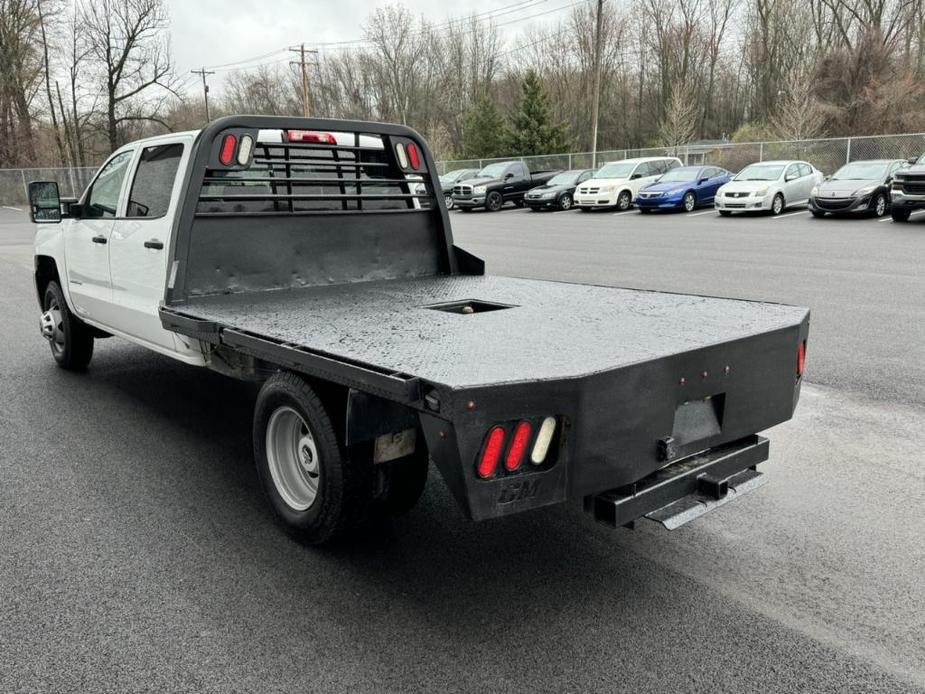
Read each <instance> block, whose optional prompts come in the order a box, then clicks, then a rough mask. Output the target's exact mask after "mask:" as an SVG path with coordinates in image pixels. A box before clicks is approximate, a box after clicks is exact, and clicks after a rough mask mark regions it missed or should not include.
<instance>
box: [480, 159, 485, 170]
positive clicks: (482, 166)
mask: <svg viewBox="0 0 925 694" xmlns="http://www.w3.org/2000/svg"><path fill="white" fill-rule="evenodd" d="M479 168H480V169H484V168H485V166H484V165H483V164H482V160H481V159H479Z"/></svg>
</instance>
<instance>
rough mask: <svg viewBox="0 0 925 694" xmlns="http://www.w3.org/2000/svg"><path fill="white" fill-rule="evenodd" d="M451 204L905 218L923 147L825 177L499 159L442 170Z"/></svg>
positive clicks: (766, 170) (922, 200)
mask: <svg viewBox="0 0 925 694" xmlns="http://www.w3.org/2000/svg"><path fill="white" fill-rule="evenodd" d="M440 182H441V184H442V186H443V194H444V198H445V200H446V206H447V209H453V208H458V209H461V210H465V211H469V210H472V209H475V208H477V207H484V208H485V209H486V210H489V211H491V212H496V211H498V210H500V209H501V208H502V207H503V206H504V204H505V203H506V202H511V203H513V204H514V205H515V206H517V207H523V206H524V205H526V206H527V207H529V208H530V209H531V210H534V211H540V210H568V209H571V208H572V207H576V208H578V209H580V210H581V211H582V212H590V211H592V210H595V209H615V210H618V211H624V210H628V209H630V207H632V206H633V205H635V206H636V208H637V209H638V210H639V212H640V213H642V214H648V213H650V212H654V211H672V210H680V211H684V212H691V211H693V210H695V209H697V208H698V207H702V206H711V205H712V206H713V207H714V208H715V209H716V210H717V211H718V212H719V214H720V215H721V216H724V217H727V216H729V215H731V214H733V213H735V212H769V213H770V214H772V215H778V214H781V213H782V212H784V211H785V210H787V209H788V208H791V207H796V206H803V205H806V206H808V207H809V210H810V212H811V213H812V214H813V216H815V217H824V216H826V215H827V214H872V215H875V216H877V217H882V216H884V215H885V214H887V213H888V212H891V213H892V216H893V219H895V220H897V221H906V220H907V219H908V218H909V215H910V214H911V213H912V212H913V211H914V210H917V209H925V154H923V155H922V157H921V158H919V159H918V160H916V159H910V160H905V159H871V160H865V161H853V162H850V163H848V164H845V166H843V167H842V168H840V169H839V170H838V171H836V172H835V173H834V174H833V175H832V176H829V177H826V176H824V175H823V173H822V172H821V171H819V170H818V169H817V168H816V167H814V166H813V165H812V164H810V163H809V162H805V161H798V160H780V161H762V162H756V163H754V164H750V165H748V166H746V167H745V168H744V169H742V170H741V171H739V172H738V173H736V174H733V173H731V172H729V171H727V170H726V169H723V168H721V167H719V166H710V165H702V166H684V165H682V163H681V160H680V159H678V158H676V157H638V158H634V159H623V160H621V161H612V162H607V163H605V164H603V165H602V166H601V167H600V168H599V169H597V170H596V171H595V170H592V169H573V170H569V171H537V172H533V173H531V172H530V170H529V169H528V168H527V165H526V164H525V163H523V162H521V161H507V162H494V163H492V164H489V165H488V166H486V167H485V168H483V169H481V170H476V169H458V170H456V171H450V172H448V173H446V174H444V176H442V177H441V179H440Z"/></svg>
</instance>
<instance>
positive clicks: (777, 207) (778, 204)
mask: <svg viewBox="0 0 925 694" xmlns="http://www.w3.org/2000/svg"><path fill="white" fill-rule="evenodd" d="M783 209H784V201H783V200H781V199H780V197H775V198H774V214H780V213H781V212H782V211H783Z"/></svg>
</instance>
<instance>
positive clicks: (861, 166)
mask: <svg viewBox="0 0 925 694" xmlns="http://www.w3.org/2000/svg"><path fill="white" fill-rule="evenodd" d="M886 170H887V165H886V164H884V163H883V162H880V161H878V162H870V161H867V162H865V161H855V162H851V163H850V164H845V165H844V166H843V167H841V168H840V169H839V170H838V171H836V172H835V173H834V174H832V180H833V181H869V180H871V179H876V178H885V177H886Z"/></svg>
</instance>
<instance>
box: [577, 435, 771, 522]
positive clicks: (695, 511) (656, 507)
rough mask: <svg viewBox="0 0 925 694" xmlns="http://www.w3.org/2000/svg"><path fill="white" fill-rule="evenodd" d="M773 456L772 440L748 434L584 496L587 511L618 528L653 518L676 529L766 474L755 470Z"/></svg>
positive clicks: (759, 482)
mask: <svg viewBox="0 0 925 694" xmlns="http://www.w3.org/2000/svg"><path fill="white" fill-rule="evenodd" d="M767 459H768V440H767V439H766V438H763V437H761V436H748V437H746V438H744V439H739V440H738V441H734V442H733V443H730V444H727V445H725V446H719V447H717V448H712V449H710V450H708V451H704V452H702V453H696V454H694V455H691V456H688V457H686V458H683V459H681V460H679V461H677V462H675V463H672V464H671V465H668V466H666V467H663V468H662V469H661V470H658V471H656V472H654V473H652V474H651V475H649V476H648V477H644V478H643V479H641V480H639V481H638V482H634V483H633V484H629V485H626V486H624V487H620V488H618V489H612V490H610V491H608V492H604V493H602V494H597V495H594V496H587V497H585V511H587V512H588V513H592V514H593V515H594V519H595V520H597V521H598V522H600V523H604V524H605V525H609V526H611V527H614V528H619V527H622V526H626V527H630V528H632V527H633V526H634V524H635V522H636V521H637V520H638V519H640V518H648V519H649V520H653V521H657V522H659V523H661V524H662V525H664V526H665V527H666V528H668V529H669V530H674V529H675V528H678V527H680V526H682V525H684V524H685V523H687V522H689V521H692V520H693V519H695V518H698V517H699V516H702V515H703V514H704V513H706V512H707V511H712V510H713V509H715V508H718V507H719V506H722V505H723V504H726V503H728V502H729V501H732V500H733V499H735V498H738V497H739V496H741V495H742V494H745V493H747V492H750V491H752V490H753V489H756V488H757V487H759V486H761V485H762V484H763V483H764V482H765V479H764V477H763V476H762V474H761V473H760V472H758V471H757V470H756V469H755V466H757V465H758V463H761V462H764V461H765V460H767Z"/></svg>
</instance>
